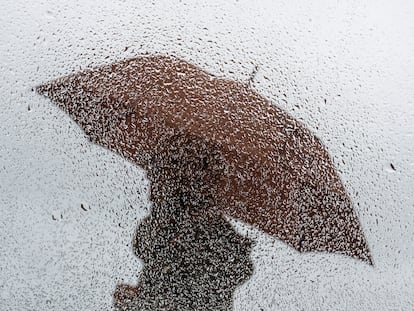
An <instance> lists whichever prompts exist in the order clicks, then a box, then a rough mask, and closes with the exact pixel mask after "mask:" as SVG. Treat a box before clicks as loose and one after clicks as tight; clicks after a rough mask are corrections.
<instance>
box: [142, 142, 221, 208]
mask: <svg viewBox="0 0 414 311" xmlns="http://www.w3.org/2000/svg"><path fill="white" fill-rule="evenodd" d="M223 165H224V161H223V158H222V156H221V154H220V150H219V148H217V146H214V145H213V144H211V143H207V142H205V141H203V140H201V139H199V138H198V137H196V136H194V135H184V134H180V135H174V136H172V137H170V138H169V139H166V140H165V141H163V142H162V143H161V144H160V147H159V148H158V150H157V151H156V152H155V154H154V156H153V158H152V161H151V165H150V168H149V170H148V178H149V180H150V181H151V200H152V201H154V202H159V201H165V200H175V199H180V200H181V203H182V204H184V205H194V206H195V205H205V204H214V203H215V199H216V198H217V194H218V181H219V179H220V178H221V177H222V176H223V169H224V166H223Z"/></svg>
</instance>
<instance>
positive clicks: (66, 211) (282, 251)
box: [0, 0, 414, 310]
mask: <svg viewBox="0 0 414 311" xmlns="http://www.w3.org/2000/svg"><path fill="white" fill-rule="evenodd" d="M361 2H363V3H361ZM0 5H1V8H2V10H1V13H0V34H1V36H0V216H1V217H0V232H1V235H0V309H1V310H110V308H111V299H112V293H113V290H114V288H115V286H116V284H117V283H119V282H130V283H133V282H135V281H136V279H137V276H138V274H139V271H140V262H139V260H138V259H137V258H135V257H134V256H133V253H132V249H131V240H132V236H133V233H134V228H135V226H136V224H137V222H139V221H140V220H141V219H142V218H143V217H145V215H147V214H148V211H149V208H150V202H149V200H148V197H147V196H148V181H147V180H146V177H145V172H144V171H143V170H141V169H140V168H138V167H135V166H133V165H132V164H130V163H128V162H127V161H125V160H124V159H122V158H120V157H118V156H116V155H114V154H111V153H110V152H109V151H107V150H105V149H102V148H101V147H98V146H96V145H92V144H91V143H89V142H88V140H87V139H86V138H85V137H84V134H83V133H82V131H81V130H80V129H79V128H78V127H77V125H76V124H75V123H74V122H72V121H71V120H70V119H69V118H68V117H67V116H66V115H64V114H63V113H62V112H61V111H59V110H58V109H57V108H56V107H54V106H53V105H52V104H51V103H50V102H49V101H48V100H47V99H45V98H42V97H40V96H37V95H36V94H34V93H33V92H32V91H31V88H32V87H33V86H35V85H38V84H40V83H41V82H45V81H47V80H50V79H52V78H55V77H59V76H61V75H63V74H67V73H71V72H75V71H78V70H79V69H83V68H87V67H91V66H94V65H98V64H103V63H110V62H113V61H116V60H120V59H125V58H129V57H133V56H136V55H141V54H143V53H146V52H149V53H158V54H170V55H175V56H178V57H181V58H183V59H185V60H187V61H190V62H192V63H194V64H197V65H199V66H201V67H202V68H204V69H205V70H207V71H209V72H211V73H213V74H216V75H219V76H223V77H227V78H230V79H234V80H239V81H247V80H248V79H249V76H250V74H251V72H252V71H253V69H254V67H255V66H258V73H257V75H256V77H255V80H254V82H253V84H252V85H253V87H254V88H255V89H256V90H257V91H258V92H259V93H261V94H263V95H264V96H266V97H267V98H269V99H270V100H272V101H273V102H274V103H275V104H277V105H278V106H280V107H282V108H283V109H285V110H286V111H288V112H289V113H291V114H292V115H294V116H295V117H297V118H298V119H300V120H302V121H303V122H304V123H305V124H306V125H307V126H308V127H309V128H311V129H312V130H313V131H314V132H315V133H316V134H317V135H318V136H319V137H320V138H321V139H322V141H323V142H324V144H325V145H326V146H327V148H328V150H329V152H330V154H331V155H332V157H333V160H334V162H335V165H336V167H337V169H338V171H339V172H340V174H341V177H342V180H343V181H344V183H345V185H346V187H347V189H348V191H349V193H350V195H351V197H352V199H353V201H354V203H355V206H356V208H357V210H358V214H359V217H360V220H361V223H362V225H363V227H364V231H365V234H366V236H367V239H368V242H369V244H370V247H371V250H372V254H373V257H374V261H375V266H374V267H370V266H368V265H366V264H364V263H362V262H359V261H355V260H353V259H349V258H344V257H341V256H338V255H332V254H321V253H318V254H314V253H311V254H299V253H297V252H296V251H294V250H293V249H291V248H289V247H288V246H286V245H285V244H284V243H282V242H281V241H277V240H275V239H273V238H271V237H269V236H266V235H265V234H263V233H261V232H259V231H257V230H255V229H254V228H250V227H248V226H246V225H244V224H241V223H239V222H236V221H233V223H234V225H235V226H236V227H237V228H238V229H240V232H242V233H244V234H248V235H249V237H253V238H254V239H255V240H256V242H257V243H256V246H255V248H254V252H253V255H252V258H253V261H254V264H255V273H254V275H253V277H252V278H251V279H250V280H249V281H248V282H247V283H245V284H244V285H243V286H241V287H240V288H239V289H238V291H237V293H236V295H235V310H410V309H413V308H414V281H413V277H414V269H413V267H412V263H413V259H414V258H413V257H414V246H413V242H412V241H413V236H414V194H413V190H412V189H413V188H414V180H413V176H414V174H413V173H414V156H413V154H414V103H413V101H414V100H413V99H414V88H413V85H414V61H413V57H412V54H413V51H414V23H413V21H412V17H413V16H414V5H413V2H412V1H312V2H309V1H277V2H276V1H270V0H269V1H234V2H232V1H193V2H186V1H157V2H155V1H154V3H152V2H151V1H106V2H103V1H92V0H87V1H85V0H83V1H66V2H63V1H51V0H47V1H36V2H31V3H28V2H27V1H22V0H14V1H11V0H10V1H9V0H0ZM391 163H392V164H393V165H394V167H395V169H396V170H395V171H394V170H393V169H392V168H391V166H390V164H391ZM81 204H84V206H85V207H86V209H87V211H84V210H83V209H81Z"/></svg>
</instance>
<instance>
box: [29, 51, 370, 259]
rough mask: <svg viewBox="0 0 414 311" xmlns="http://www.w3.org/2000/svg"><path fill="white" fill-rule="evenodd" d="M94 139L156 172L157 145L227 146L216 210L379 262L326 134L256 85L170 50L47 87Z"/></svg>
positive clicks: (294, 239) (299, 244)
mask: <svg viewBox="0 0 414 311" xmlns="http://www.w3.org/2000/svg"><path fill="white" fill-rule="evenodd" d="M37 91H38V92H39V93H40V94H44V95H46V96H47V97H49V98H50V99H51V100H52V101H53V102H54V103H56V104H57V105H58V106H59V107H60V108H62V109H63V110H64V111H66V112H67V113H68V114H69V115H70V116H71V117H72V118H73V119H74V120H75V121H76V122H77V123H78V124H79V125H80V126H81V128H82V129H83V130H84V131H85V133H86V135H87V136H88V137H89V138H90V139H91V141H93V142H95V143H97V144H99V145H101V146H104V147H106V148H108V149H110V150H112V151H114V152H116V153H118V154H121V155H122V156H124V157H125V158H127V159H128V160H130V161H132V162H134V163H136V164H138V165H140V166H142V167H144V168H146V169H150V166H151V161H150V159H151V158H152V157H153V155H154V153H155V151H156V150H159V148H160V146H162V144H163V142H164V144H165V141H168V139H171V138H172V137H175V136H176V135H178V134H180V135H191V136H193V137H197V139H199V140H202V141H204V142H206V143H207V144H209V145H211V146H213V148H215V149H216V150H218V151H219V152H220V154H221V155H222V156H223V158H224V161H225V163H226V167H225V171H224V173H223V175H222V176H221V178H220V179H219V180H218V185H219V186H218V189H219V190H217V193H216V198H217V200H216V208H217V209H218V210H219V211H221V212H223V213H225V214H227V215H229V216H231V217H234V218H236V219H239V220H241V221H244V222H246V223H249V224H252V225H254V226H256V227H257V228H260V229H261V230H263V231H264V232H266V233H268V234H270V235H272V236H275V237H277V238H279V239H281V240H283V241H285V242H286V243H288V244H289V245H291V246H293V247H294V248H296V249H297V250H299V251H327V252H335V253H341V254H345V255H349V256H352V257H354V258H360V259H362V260H365V261H368V262H370V263H371V255H370V252H369V249H368V245H367V242H366V239H365V237H364V235H363V232H362V230H361V226H360V223H359V221H358V218H357V215H356V213H355V211H354V209H353V207H352V204H351V201H350V198H349V196H348V194H347V193H346V190H345V189H344V186H343V185H342V182H341V180H340V178H339V176H338V175H337V174H336V172H335V168H334V166H333V164H332V161H331V159H330V157H329V155H328V152H327V151H326V149H325V148H324V147H323V145H322V144H321V142H320V141H319V139H318V138H317V137H316V136H315V135H313V134H312V133H311V132H310V131H309V130H308V129H306V128H305V126H304V125H303V124H301V123H300V122H299V121H297V120H295V119H294V118H293V117H291V116H290V115H288V114H287V113H286V112H284V111H283V110H281V109H279V108H278V107H276V106H274V105H273V104H271V103H270V102H269V101H268V100H266V99H265V98H263V97H262V96H260V95H259V94H257V93H256V92H255V91H254V90H252V89H251V88H250V87H249V86H248V85H247V84H243V83H239V82H235V81H230V80H227V79H223V78H218V77H215V76H213V75H211V74H209V73H207V72H205V71H203V70H201V69H200V68H199V67H196V66H194V65H191V64H189V63H187V62H185V61H182V60H179V59H176V58H174V57H169V56H143V57H138V58H134V59H130V60H125V61H121V62H118V63H115V64H111V65H105V66H102V67H98V68H94V69H91V70H85V71H82V72H79V73H75V74H72V75H69V76H66V77H63V78H60V79H57V80H54V81H52V82H49V83H46V84H44V85H41V86H39V87H38V88H37Z"/></svg>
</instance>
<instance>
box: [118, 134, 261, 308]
mask: <svg viewBox="0 0 414 311" xmlns="http://www.w3.org/2000/svg"><path fill="white" fill-rule="evenodd" d="M217 150H218V149H217V148H212V146H211V145H210V144H208V143H206V142H203V141H200V140H199V139H197V138H196V137H194V136H191V135H176V136H173V138H172V139H169V140H168V141H166V142H164V143H163V144H161V147H160V149H159V152H156V155H155V156H154V158H153V160H152V162H151V163H152V164H151V166H150V168H149V170H148V178H149V180H150V182H151V188H150V199H151V201H152V203H153V205H152V209H151V213H150V215H149V216H148V217H146V218H145V219H144V220H143V221H142V222H141V223H140V224H139V225H138V227H137V230H136V234H135V239H134V243H133V248H134V252H135V255H136V256H138V257H139V258H140V259H141V260H142V261H143V263H144V269H143V271H142V273H141V276H140V278H139V282H138V285H137V286H130V285H122V284H120V285H118V286H117V288H116V290H115V293H114V308H115V310H116V311H127V310H128V311H132V310H184V311H185V310H231V309H232V307H233V293H234V291H235V289H236V288H237V287H238V286H239V285H241V284H242V283H243V282H245V281H246V280H247V279H248V278H249V277H250V276H251V275H252V274H253V263H252V261H251V259H250V253H251V250H252V244H253V243H252V241H251V240H250V239H248V238H246V237H244V236H242V235H240V234H239V233H238V232H237V231H236V230H235V229H234V228H233V227H232V225H231V224H230V223H229V222H228V221H227V219H226V218H225V217H224V216H223V215H222V214H221V213H220V212H219V211H218V210H217V209H215V206H216V202H217V199H218V196H217V187H218V183H217V179H218V178H220V176H222V172H223V169H224V165H223V163H224V162H223V161H222V158H221V157H220V153H219V152H218V151H217Z"/></svg>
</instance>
